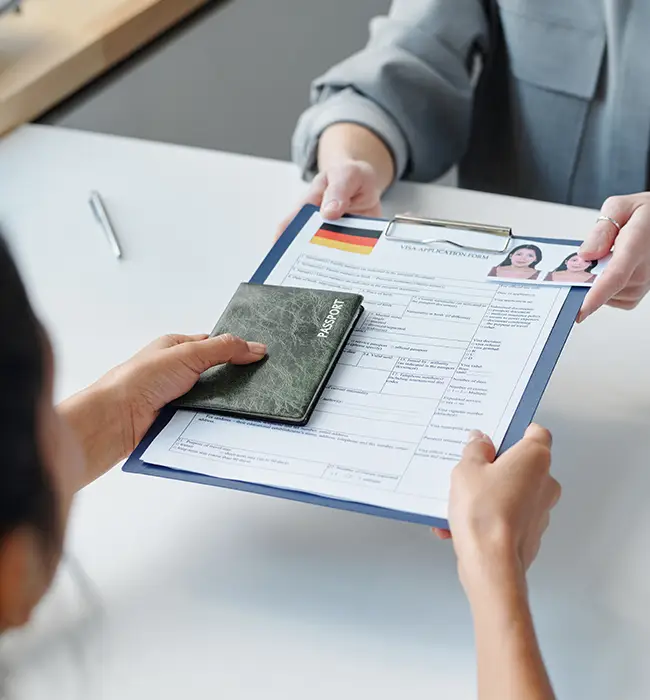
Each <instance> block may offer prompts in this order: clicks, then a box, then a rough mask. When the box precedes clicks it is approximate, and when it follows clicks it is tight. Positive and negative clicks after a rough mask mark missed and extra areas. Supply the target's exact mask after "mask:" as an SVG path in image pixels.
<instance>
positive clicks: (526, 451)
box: [449, 425, 560, 593]
mask: <svg viewBox="0 0 650 700" xmlns="http://www.w3.org/2000/svg"><path fill="white" fill-rule="evenodd" d="M495 455H496V451H495V448H494V445H493V444H492V441H491V440H490V439H489V438H488V437H487V436H485V435H483V434H482V433H479V432H475V431H473V432H472V433H471V434H470V441H469V442H468V444H467V446H466V447H465V451H464V453H463V457H462V459H461V461H460V463H459V464H458V466H457V467H456V468H455V469H454V471H453V473H452V479H451V494H450V500H449V524H450V527H451V532H452V535H453V542H454V548H455V550H456V554H457V556H458V568H459V574H460V578H461V581H462V583H463V585H464V586H465V589H466V590H468V589H471V588H473V586H474V583H475V582H476V580H477V578H479V577H481V578H483V577H484V576H485V575H486V574H487V575H488V576H490V575H494V576H496V577H500V576H502V575H506V576H510V577H512V576H516V577H518V578H521V579H523V578H524V576H525V572H526V570H527V569H528V567H529V566H530V565H531V564H532V562H533V560H534V559H535V557H536V556H537V552H538V551H539V547H540V544H541V538H542V535H543V534H544V532H545V530H546V528H547V527H548V524H549V520H550V511H551V509H552V508H553V507H554V506H555V504H556V503H557V501H558V499H559V498H560V485H559V484H558V483H557V481H555V479H553V477H551V476H550V473H549V470H550V466H551V435H550V433H549V432H548V431H547V430H544V428H540V427H539V426H537V425H531V426H530V427H529V428H528V430H527V431H526V433H525V435H524V438H523V439H522V440H521V441H520V442H519V443H518V444H516V445H515V446H514V447H512V448H511V449H509V450H508V451H507V452H505V453H504V454H503V455H501V456H500V457H499V458H498V459H496V461H495ZM481 585H482V582H478V586H479V587H480V586H481ZM468 593H469V590H468Z"/></svg>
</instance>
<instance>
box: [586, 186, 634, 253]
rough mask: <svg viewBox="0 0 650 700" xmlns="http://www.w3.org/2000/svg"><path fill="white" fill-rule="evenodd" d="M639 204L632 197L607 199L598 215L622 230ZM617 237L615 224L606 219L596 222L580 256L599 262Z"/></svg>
mask: <svg viewBox="0 0 650 700" xmlns="http://www.w3.org/2000/svg"><path fill="white" fill-rule="evenodd" d="M640 204H641V202H640V200H639V199H637V198H636V197H634V196H627V197H609V198H608V199H606V200H605V201H604V202H603V206H602V207H601V210H600V213H601V216H609V217H610V218H612V219H614V221H616V222H617V223H618V224H619V226H620V227H621V230H622V228H623V226H625V224H627V222H628V221H629V219H630V217H631V216H632V214H633V213H634V211H635V209H637V208H638V207H639V206H640ZM618 235H619V229H618V228H617V226H616V224H613V223H612V222H611V221H608V220H607V219H605V220H602V221H597V222H596V225H595V226H594V228H593V230H592V231H591V232H590V233H589V235H588V236H587V237H586V238H585V242H584V243H583V244H582V246H580V251H579V253H580V256H581V257H582V258H584V259H586V260H600V259H601V258H603V257H605V255H607V253H609V252H610V250H611V249H612V246H613V245H614V241H615V240H616V238H617V236H618Z"/></svg>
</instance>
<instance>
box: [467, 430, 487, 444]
mask: <svg viewBox="0 0 650 700" xmlns="http://www.w3.org/2000/svg"><path fill="white" fill-rule="evenodd" d="M484 438H485V433H482V432H481V431H480V430H470V431H469V435H468V436H467V442H468V443H470V442H474V440H483V439H484Z"/></svg>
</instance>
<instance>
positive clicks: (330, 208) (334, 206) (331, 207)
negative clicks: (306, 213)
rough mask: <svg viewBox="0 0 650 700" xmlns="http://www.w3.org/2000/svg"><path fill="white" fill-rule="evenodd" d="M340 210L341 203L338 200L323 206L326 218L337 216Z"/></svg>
mask: <svg viewBox="0 0 650 700" xmlns="http://www.w3.org/2000/svg"><path fill="white" fill-rule="evenodd" d="M340 208H341V202H339V201H338V200H337V199H332V200H331V201H329V202H327V204H325V205H324V206H323V215H324V216H325V217H326V218H327V217H330V216H335V215H336V214H338V212H339V209H340Z"/></svg>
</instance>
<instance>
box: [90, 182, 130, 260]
mask: <svg viewBox="0 0 650 700" xmlns="http://www.w3.org/2000/svg"><path fill="white" fill-rule="evenodd" d="M88 203H89V204H90V208H91V209H92V212H93V214H94V215H95V218H96V219H97V223H98V224H99V225H100V226H101V227H102V229H103V230H104V234H105V235H106V239H107V240H108V243H109V245H110V246H111V249H112V250H113V254H114V255H115V257H116V258H118V259H119V258H121V257H122V249H121V248H120V244H119V241H118V240H117V236H116V235H115V229H114V228H113V224H112V223H111V220H110V219H109V217H108V212H107V211H106V207H104V202H103V201H102V198H101V195H100V194H99V192H97V191H96V190H93V191H92V192H91V193H90V199H89V200H88Z"/></svg>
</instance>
